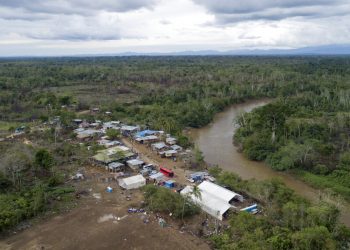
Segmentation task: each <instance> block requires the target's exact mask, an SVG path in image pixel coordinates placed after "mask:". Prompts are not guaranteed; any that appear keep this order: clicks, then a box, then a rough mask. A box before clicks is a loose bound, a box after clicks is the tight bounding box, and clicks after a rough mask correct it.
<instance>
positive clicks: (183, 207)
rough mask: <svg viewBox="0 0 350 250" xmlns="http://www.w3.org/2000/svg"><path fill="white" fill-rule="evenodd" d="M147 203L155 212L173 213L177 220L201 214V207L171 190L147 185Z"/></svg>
mask: <svg viewBox="0 0 350 250" xmlns="http://www.w3.org/2000/svg"><path fill="white" fill-rule="evenodd" d="M144 191H145V193H144V196H145V201H146V203H147V206H148V207H149V209H151V210H152V211H155V212H163V213H172V214H173V215H174V216H175V217H177V218H182V217H190V216H193V215H195V214H198V213H199V207H198V206H196V205H195V204H193V203H192V202H191V201H189V200H188V199H186V198H184V197H182V196H180V194H178V193H174V192H173V191H171V190H170V189H166V188H163V187H157V186H154V185H147V186H145V187H144Z"/></svg>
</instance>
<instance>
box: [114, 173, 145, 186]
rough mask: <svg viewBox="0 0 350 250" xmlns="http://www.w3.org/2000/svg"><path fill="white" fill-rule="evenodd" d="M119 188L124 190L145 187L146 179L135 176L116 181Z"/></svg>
mask: <svg viewBox="0 0 350 250" xmlns="http://www.w3.org/2000/svg"><path fill="white" fill-rule="evenodd" d="M118 184H119V186H121V187H122V188H125V189H136V188H140V187H142V186H144V185H146V179H145V178H144V177H143V176H142V175H140V174H139V175H135V176H131V177H128V178H124V179H119V180H118Z"/></svg>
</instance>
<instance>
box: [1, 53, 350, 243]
mask: <svg viewBox="0 0 350 250" xmlns="http://www.w3.org/2000/svg"><path fill="white" fill-rule="evenodd" d="M349 66H350V58H348V57H205V56H203V57H202V56H199V57H94V58H80V57H76V58H17V59H0V138H1V137H4V136H6V135H8V134H10V133H12V132H14V131H15V129H16V128H18V127H19V126H21V125H25V126H26V129H25V131H24V132H25V134H26V138H27V139H28V140H29V143H28V142H27V143H24V142H23V141H21V140H13V141H5V142H0V160H1V161H0V172H1V174H0V231H1V230H5V229H7V228H10V227H12V226H13V225H16V224H17V223H18V222H20V221H22V220H23V219H26V218H30V217H32V216H35V215H37V214H38V213H40V212H42V211H45V210H46V209H52V206H53V204H55V200H57V198H58V197H60V199H62V197H67V199H69V197H70V196H69V195H66V194H69V193H70V192H72V190H70V189H69V188H68V187H66V186H64V185H63V184H62V180H63V179H64V178H65V177H66V176H67V175H68V174H69V173H71V172H72V170H73V169H76V168H77V166H79V165H80V164H82V163H83V162H84V159H87V158H88V156H89V154H91V153H92V152H93V151H94V149H95V148H98V146H97V145H91V146H92V152H87V151H86V149H85V148H82V147H80V146H79V145H72V144H70V143H69V142H68V141H69V139H71V138H72V133H71V131H72V119H74V118H81V119H86V120H87V121H93V120H95V119H99V120H103V121H104V120H120V121H123V122H124V123H130V124H131V123H137V124H139V125H141V126H143V127H145V128H146V127H149V128H152V129H162V130H165V131H167V132H169V133H172V134H173V135H175V136H177V137H178V140H179V143H180V144H181V145H182V146H190V145H191V143H190V141H189V139H188V138H187V137H186V136H185V135H184V133H183V130H184V129H186V128H187V127H201V126H204V125H206V124H208V123H209V122H210V121H211V120H212V119H213V117H214V115H215V114H216V113H217V112H219V111H221V110H223V109H224V108H225V107H227V106H229V105H231V104H234V103H240V102H244V101H245V100H249V99H259V98H269V99H271V100H272V101H271V103H270V104H268V105H266V106H264V107H261V108H259V109H256V110H255V111H253V112H252V113H249V114H242V116H241V118H240V119H239V121H238V123H239V125H240V128H239V129H238V132H237V133H236V137H235V140H236V143H238V144H240V145H241V146H242V150H243V152H244V153H245V154H246V155H247V156H248V157H249V158H250V159H254V160H261V161H266V162H268V163H269V164H270V165H271V166H272V167H273V168H275V169H278V170H289V169H294V170H298V171H299V172H298V174H300V175H301V176H303V178H305V179H306V180H308V181H309V182H313V183H314V185H319V186H322V187H326V188H332V189H333V190H334V191H335V192H338V193H341V194H343V195H344V196H346V197H349V194H350V192H349V189H350V187H349V186H348V185H349V182H348V181H347V180H348V179H349V162H350V160H349V158H350V157H349V100H350V92H349V86H350V85H349V80H350V78H349V76H350V67H349ZM95 107H98V108H99V109H100V112H97V113H92V112H90V111H89V110H91V109H92V108H95ZM106 111H109V112H111V113H108V114H106V113H105V112H106ZM58 116H59V117H60V124H59V126H56V125H54V124H55V122H54V121H55V120H56V118H57V117H58ZM112 136H115V137H118V136H119V135H118V134H115V135H112ZM197 156H198V157H197V158H198V160H201V159H202V157H201V155H200V154H199V153H198V154H197ZM218 180H219V182H220V183H222V184H225V185H232V186H234V188H240V189H238V191H243V192H249V193H250V194H252V195H255V196H256V197H257V199H260V200H262V201H264V200H265V202H266V204H267V205H266V206H265V207H266V210H267V213H269V215H268V216H267V217H266V218H264V217H262V218H260V219H258V220H256V219H255V218H254V219H252V217H251V216H250V215H245V214H239V215H236V216H234V218H233V219H232V223H231V224H232V225H231V228H230V229H229V230H228V231H227V232H226V233H225V234H223V235H220V236H218V237H217V238H214V239H213V240H214V242H215V245H216V247H217V248H222V249H231V248H238V247H241V249H244V247H246V248H245V249H254V248H257V249H258V244H260V245H261V246H262V247H264V248H266V249H271V248H269V247H270V246H273V249H290V248H291V247H294V246H297V245H298V246H300V247H299V248H296V249H320V248H319V247H324V248H325V249H342V248H344V246H348V245H346V244H348V243H347V240H348V237H349V235H348V232H347V231H346V230H345V229H344V227H343V226H341V225H340V224H338V223H337V216H338V211H337V209H336V208H334V207H332V206H329V205H327V204H320V205H319V206H320V207H321V208H322V209H320V211H319V210H317V209H315V208H314V207H313V205H311V204H309V203H308V202H306V201H304V200H301V199H300V198H298V197H296V196H295V195H294V194H292V191H290V190H288V189H287V188H285V187H284V186H283V185H282V184H281V183H279V182H271V183H270V182H267V183H258V182H256V184H254V183H253V184H251V185H247V184H246V183H245V182H242V181H239V179H238V178H236V177H235V176H232V175H230V174H228V173H225V174H223V175H221V174H220V177H218ZM233 181H234V182H233ZM262 190H265V191H264V192H263V193H261V192H262ZM148 191H149V192H150V193H152V192H153V191H154V190H152V189H151V188H150V190H148ZM164 192H165V191H164ZM164 195H166V194H164V193H162V192H160V193H157V195H155V197H156V198H157V197H158V198H159V197H163V196H164ZM265 196H267V197H265ZM169 204H171V206H173V207H172V210H171V211H174V212H176V213H177V215H178V216H179V215H180V214H181V216H183V215H184V213H185V214H187V212H188V214H189V215H190V214H192V213H195V212H196V209H195V208H193V209H192V208H190V209H189V210H187V207H185V210H183V208H184V206H183V204H185V203H184V202H183V200H182V199H178V198H175V197H172V199H171V200H169ZM276 204H280V205H281V206H280V207H279V208H278V206H277V205H276ZM153 205H154V206H156V205H157V207H158V209H159V211H161V210H163V209H164V206H163V203H160V204H156V203H155V204H153ZM181 209H182V210H181ZM184 211H185V212H184ZM270 213H271V215H270ZM296 218H299V219H296ZM241 228H245V230H243V231H242V229H241ZM248 232H249V233H248ZM264 235H267V238H266V239H265V238H264V239H263V237H264ZM320 235H321V236H322V237H321V236H320ZM317 237H319V238H317ZM243 239H245V240H243ZM244 244H246V245H244ZM317 247H318V248H317ZM344 249H345V248H344Z"/></svg>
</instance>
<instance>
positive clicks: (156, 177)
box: [149, 172, 165, 182]
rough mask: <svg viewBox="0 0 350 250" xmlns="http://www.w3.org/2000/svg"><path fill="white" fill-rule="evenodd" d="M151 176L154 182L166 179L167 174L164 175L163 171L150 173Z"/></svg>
mask: <svg viewBox="0 0 350 250" xmlns="http://www.w3.org/2000/svg"><path fill="white" fill-rule="evenodd" d="M149 178H150V179H151V180H153V181H154V182H161V181H163V180H164V178H165V176H164V174H162V173H161V172H158V173H156V174H152V175H150V176H149Z"/></svg>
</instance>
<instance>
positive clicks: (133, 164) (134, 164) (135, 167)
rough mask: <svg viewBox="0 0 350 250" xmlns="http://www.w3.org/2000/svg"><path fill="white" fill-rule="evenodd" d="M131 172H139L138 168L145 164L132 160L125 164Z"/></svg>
mask: <svg viewBox="0 0 350 250" xmlns="http://www.w3.org/2000/svg"><path fill="white" fill-rule="evenodd" d="M126 164H128V166H129V167H130V168H131V169H132V170H139V169H140V167H141V166H142V165H143V164H145V163H144V162H143V161H141V160H138V159H132V160H129V161H127V162H126Z"/></svg>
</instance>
